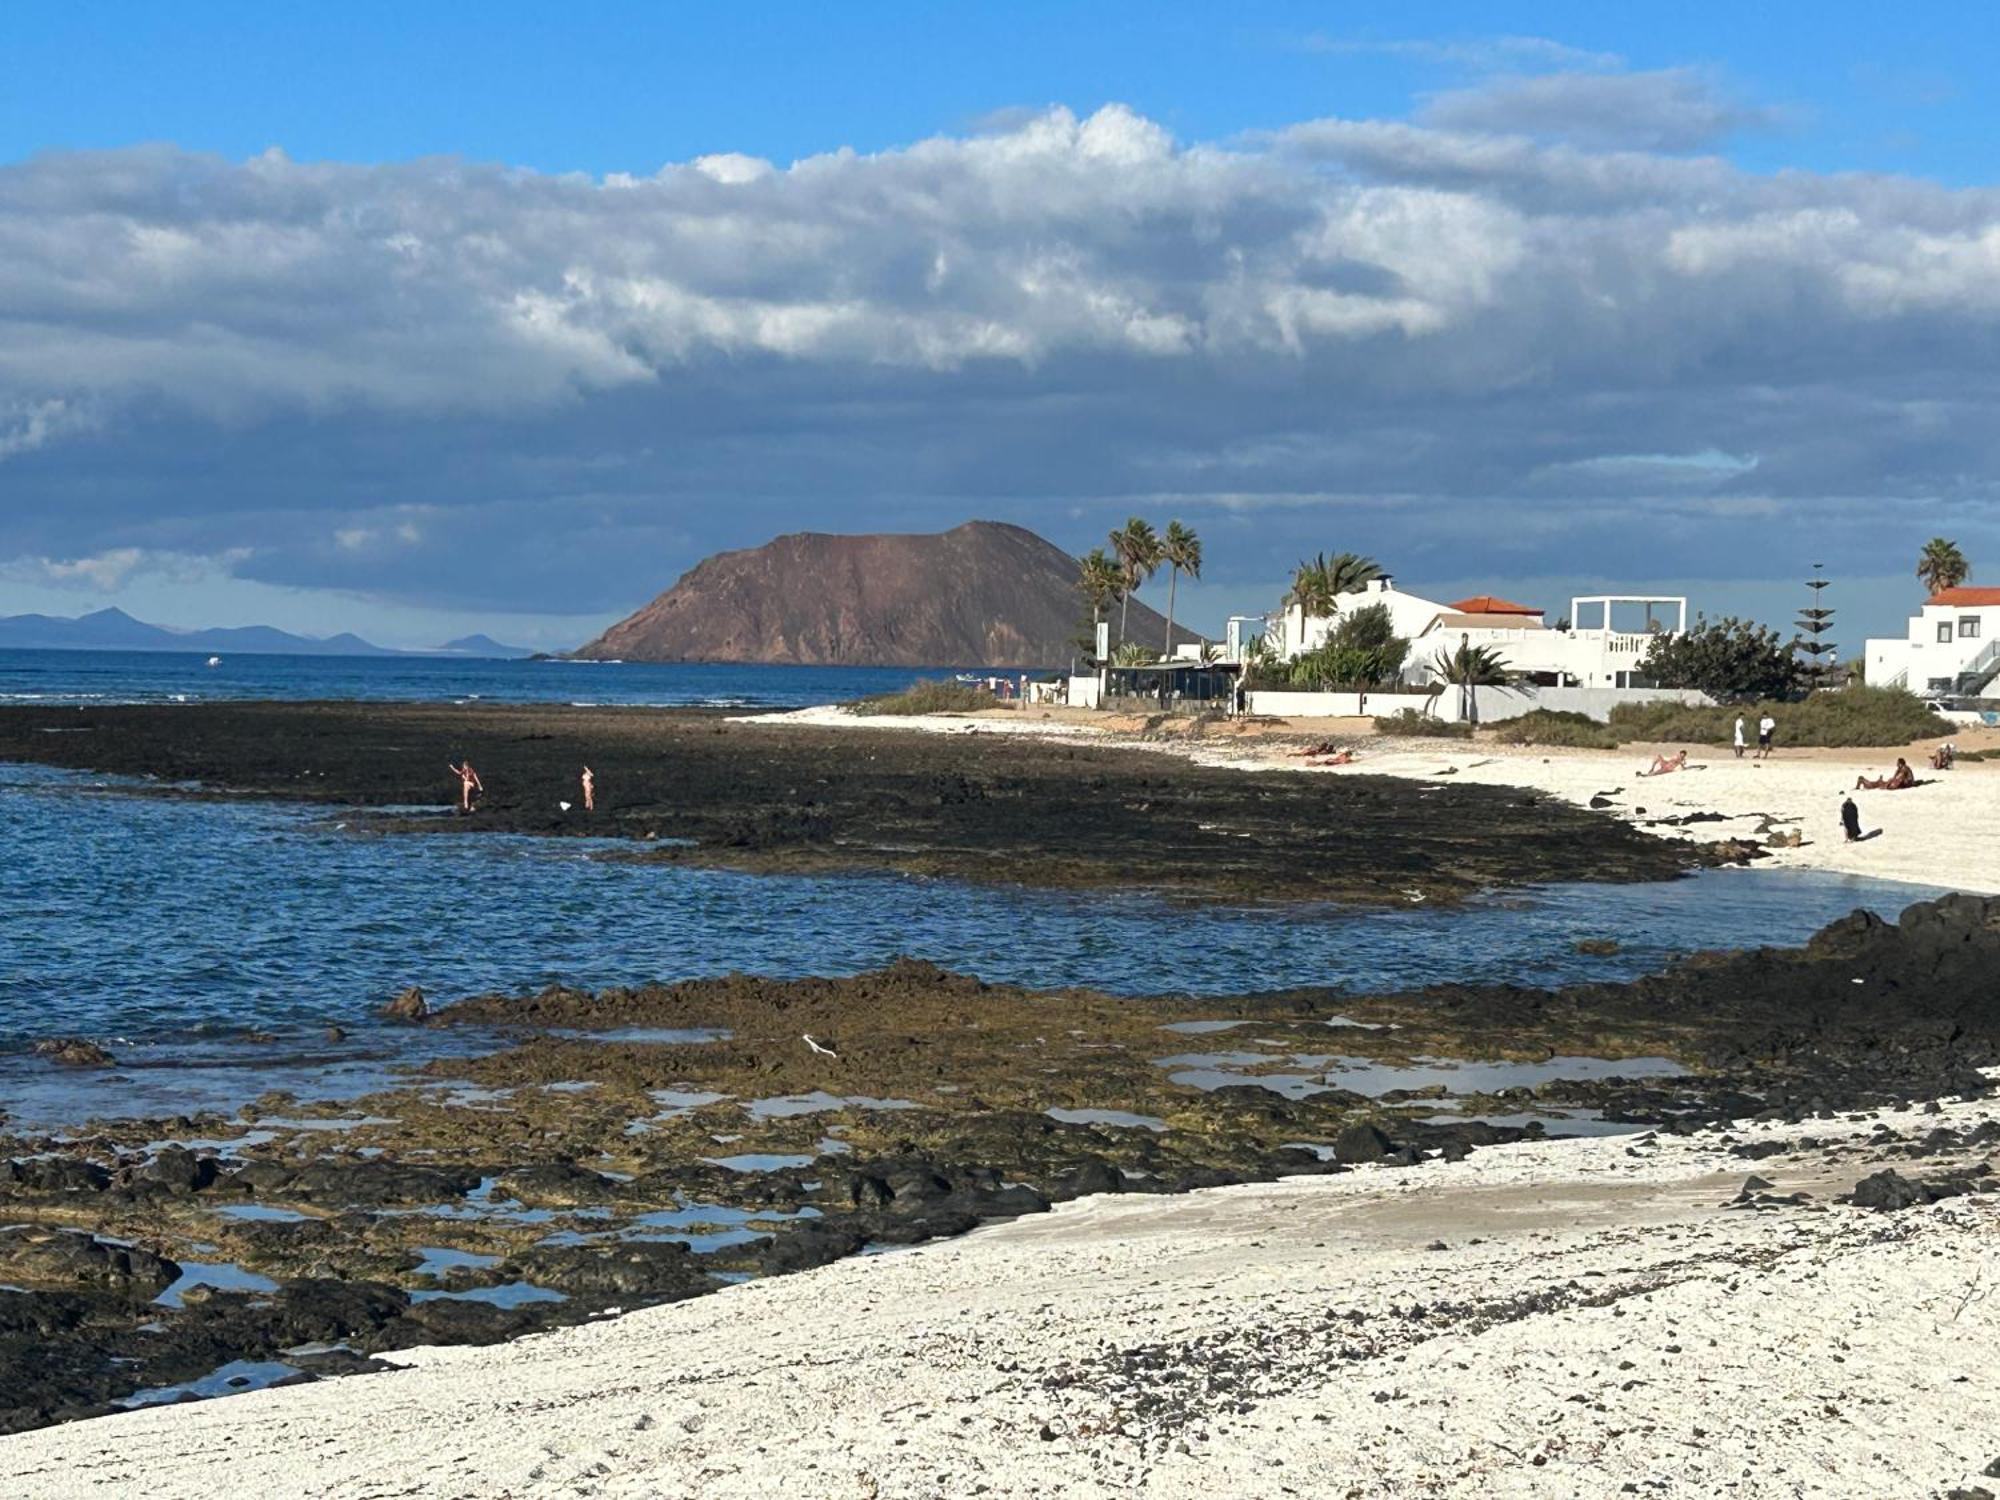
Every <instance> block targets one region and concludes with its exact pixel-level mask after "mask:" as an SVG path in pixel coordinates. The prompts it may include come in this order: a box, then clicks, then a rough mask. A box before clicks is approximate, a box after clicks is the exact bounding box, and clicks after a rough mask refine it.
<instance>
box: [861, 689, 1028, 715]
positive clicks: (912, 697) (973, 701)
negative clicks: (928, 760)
mask: <svg viewBox="0 0 2000 1500" xmlns="http://www.w3.org/2000/svg"><path fill="white" fill-rule="evenodd" d="M992 706H993V695H992V694H991V693H989V692H987V691H986V689H985V688H981V687H973V686H972V685H971V684H969V683H964V682H950V681H941V682H928V681H925V682H913V683H911V684H910V685H909V686H908V687H906V688H904V689H903V691H902V692H900V693H891V694H889V695H888V696H887V697H883V698H863V699H862V700H861V701H860V702H859V703H857V704H855V705H854V707H855V710H856V712H859V713H864V714H969V713H976V712H978V711H979V710H980V709H982V708H991V707H992Z"/></svg>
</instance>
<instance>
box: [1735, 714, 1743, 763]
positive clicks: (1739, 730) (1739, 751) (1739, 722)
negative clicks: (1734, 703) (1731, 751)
mask: <svg viewBox="0 0 2000 1500" xmlns="http://www.w3.org/2000/svg"><path fill="white" fill-rule="evenodd" d="M1735 746H1736V758H1737V759H1738V760H1741V759H1743V715H1741V714H1738V715H1737V716H1736V740H1735Z"/></svg>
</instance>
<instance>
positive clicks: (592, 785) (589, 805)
mask: <svg viewBox="0 0 2000 1500" xmlns="http://www.w3.org/2000/svg"><path fill="white" fill-rule="evenodd" d="M583 810H584V811H585V812H596V811H597V778H596V777H595V776H593V775H591V774H590V767H589V766H585V767H584V768H583Z"/></svg>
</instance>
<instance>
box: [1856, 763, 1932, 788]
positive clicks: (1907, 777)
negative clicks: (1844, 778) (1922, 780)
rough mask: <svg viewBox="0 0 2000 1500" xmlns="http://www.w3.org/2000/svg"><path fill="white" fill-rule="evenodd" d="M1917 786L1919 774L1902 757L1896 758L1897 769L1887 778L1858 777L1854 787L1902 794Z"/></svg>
mask: <svg viewBox="0 0 2000 1500" xmlns="http://www.w3.org/2000/svg"><path fill="white" fill-rule="evenodd" d="M1916 784H1917V773H1916V772H1915V771H1912V770H1911V769H1910V763H1909V762H1908V761H1906V760H1904V759H1903V757H1902V756H1900V755H1899V756H1897V757H1896V769H1895V770H1893V771H1891V772H1890V773H1889V774H1888V775H1887V776H1874V777H1869V776H1857V777H1855V778H1854V785H1855V786H1856V788H1858V789H1865V790H1867V791H1871V792H1900V791H1904V790H1906V789H1907V788H1909V787H1913V786H1915V785H1916Z"/></svg>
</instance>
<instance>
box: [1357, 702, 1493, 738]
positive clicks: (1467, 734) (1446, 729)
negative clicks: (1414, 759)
mask: <svg viewBox="0 0 2000 1500" xmlns="http://www.w3.org/2000/svg"><path fill="white" fill-rule="evenodd" d="M1375 732H1376V733H1377V734H1393V735H1398V736H1401V737H1402V738H1404V739H1419V740H1469V739H1471V738H1472V726H1471V725H1470V724H1454V723H1452V722H1451V721H1450V720H1449V719H1436V718H1432V717H1431V716H1430V715H1429V714H1426V713H1419V712H1418V711H1417V710H1416V709H1414V708H1402V709H1398V710H1397V711H1396V712H1395V713H1392V714H1384V715H1380V716H1378V717H1377V718H1376V720H1375Z"/></svg>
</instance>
